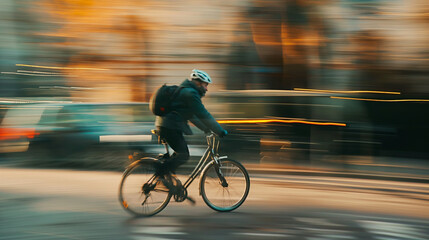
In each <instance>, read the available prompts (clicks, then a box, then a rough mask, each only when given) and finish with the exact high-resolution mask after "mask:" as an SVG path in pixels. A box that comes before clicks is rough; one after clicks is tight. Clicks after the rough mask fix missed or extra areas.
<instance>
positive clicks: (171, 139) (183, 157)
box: [160, 127, 189, 172]
mask: <svg viewBox="0 0 429 240" xmlns="http://www.w3.org/2000/svg"><path fill="white" fill-rule="evenodd" d="M160 135H161V137H162V138H164V139H165V140H166V141H167V143H168V145H169V146H170V147H171V148H172V149H173V150H174V153H173V154H172V156H171V157H170V158H169V159H167V160H166V161H165V167H166V168H167V169H168V170H170V171H172V172H174V171H175V170H176V169H177V167H179V166H180V165H182V164H184V163H185V162H186V161H188V159H189V149H188V144H187V143H186V140H185V138H184V137H183V133H182V132H181V131H178V130H174V129H169V128H164V127H161V128H160Z"/></svg>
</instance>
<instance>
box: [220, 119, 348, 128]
mask: <svg viewBox="0 0 429 240" xmlns="http://www.w3.org/2000/svg"><path fill="white" fill-rule="evenodd" d="M218 123H221V124H243V123H302V124H310V125H321V126H341V127H345V126H346V124H345V123H334V122H312V121H302V120H282V119H246V120H238V119H237V120H218Z"/></svg>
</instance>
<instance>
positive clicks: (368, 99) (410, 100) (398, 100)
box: [331, 96, 429, 102]
mask: <svg viewBox="0 0 429 240" xmlns="http://www.w3.org/2000/svg"><path fill="white" fill-rule="evenodd" d="M331 98H334V99H344V100H355V101H371V102H429V99H392V100H384V99H370V98H349V97H332V96H331Z"/></svg>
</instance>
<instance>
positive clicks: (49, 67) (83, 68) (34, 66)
mask: <svg viewBox="0 0 429 240" xmlns="http://www.w3.org/2000/svg"><path fill="white" fill-rule="evenodd" d="M16 66H18V67H33V68H48V69H72V70H97V71H106V70H109V69H104V68H87V67H79V68H78V67H54V66H38V65H28V64H16ZM18 72H19V70H18Z"/></svg>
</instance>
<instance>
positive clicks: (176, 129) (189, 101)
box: [155, 69, 228, 174]
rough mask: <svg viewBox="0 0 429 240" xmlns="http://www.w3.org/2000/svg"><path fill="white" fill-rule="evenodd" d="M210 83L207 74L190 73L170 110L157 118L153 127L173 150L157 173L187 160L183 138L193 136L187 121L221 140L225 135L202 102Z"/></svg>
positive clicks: (187, 152)
mask: <svg viewBox="0 0 429 240" xmlns="http://www.w3.org/2000/svg"><path fill="white" fill-rule="evenodd" d="M210 83H212V80H211V78H210V76H209V75H208V74H207V73H206V72H204V71H201V70H197V69H194V70H192V72H191V75H190V80H188V79H186V80H185V81H183V82H182V84H181V85H180V86H179V87H180V88H181V89H180V91H179V93H178V94H177V96H176V97H175V99H174V101H173V102H172V103H171V108H172V111H170V112H169V113H167V114H166V115H164V116H162V117H161V116H157V117H156V121H155V126H156V127H157V129H158V131H159V135H160V137H161V138H163V139H164V140H165V141H166V142H167V143H168V145H169V146H170V147H171V148H172V149H173V150H174V153H173V154H172V155H171V157H169V158H166V159H165V160H164V162H163V163H162V164H161V165H159V166H157V172H158V174H163V173H168V172H173V173H174V172H175V170H176V169H177V168H178V167H179V166H180V165H182V164H184V163H185V162H186V161H187V160H188V159H189V149H188V144H187V143H186V140H185V138H184V136H183V135H184V134H186V135H191V134H192V131H191V128H190V127H189V125H188V120H189V121H191V122H192V123H193V124H194V125H195V126H196V127H198V128H199V129H201V130H202V131H204V132H205V133H208V132H210V131H213V132H214V133H216V134H217V135H219V136H220V137H223V136H226V135H227V134H228V132H227V131H226V130H225V129H223V128H222V127H221V126H220V125H219V123H218V122H216V120H215V119H214V118H213V116H212V115H211V114H210V113H209V112H208V111H207V109H206V108H205V107H204V105H203V103H202V102H201V98H202V97H204V95H205V93H206V92H207V87H208V85H209V84H210Z"/></svg>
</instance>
